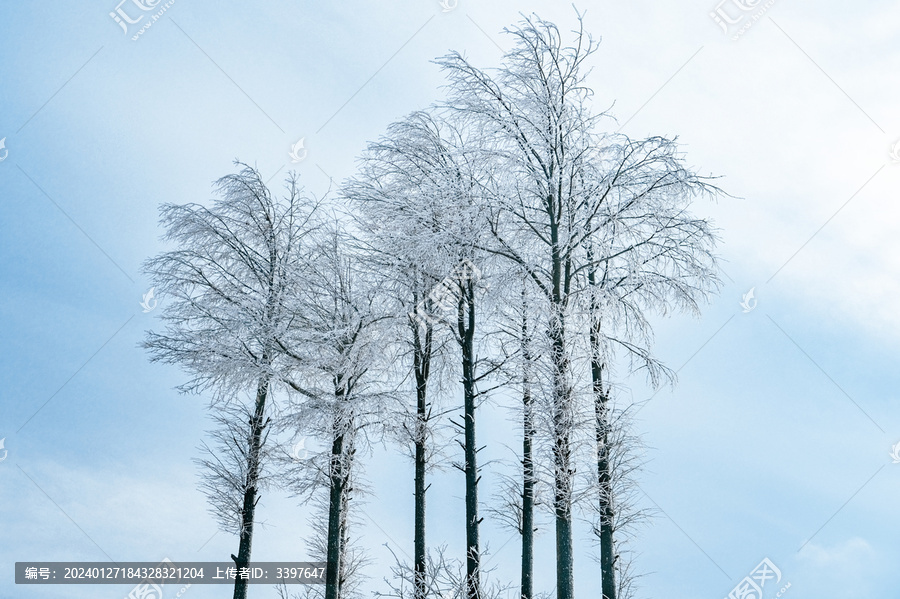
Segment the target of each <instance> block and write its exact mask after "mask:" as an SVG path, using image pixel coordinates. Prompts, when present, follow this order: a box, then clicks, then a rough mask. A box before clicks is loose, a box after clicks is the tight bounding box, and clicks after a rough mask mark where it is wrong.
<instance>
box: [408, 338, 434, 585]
mask: <svg viewBox="0 0 900 599" xmlns="http://www.w3.org/2000/svg"><path fill="white" fill-rule="evenodd" d="M412 326H413V369H414V371H415V379H416V431H415V491H414V497H415V508H414V509H415V523H414V532H413V562H414V569H413V575H414V581H413V596H414V598H415V599H425V597H426V595H427V592H428V590H427V587H426V584H425V492H426V491H427V490H428V487H427V486H426V485H425V469H426V466H427V453H426V450H427V447H426V445H425V444H426V440H427V435H426V432H427V431H426V427H427V426H428V417H429V415H428V402H427V396H426V394H427V387H428V375H429V371H430V369H431V338H432V337H431V336H432V330H433V329H432V325H431V323H426V324H425V326H424V335H422V334H420V329H419V325H418V323H415V322H414V323H413V324H412Z"/></svg>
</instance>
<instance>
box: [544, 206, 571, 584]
mask: <svg viewBox="0 0 900 599" xmlns="http://www.w3.org/2000/svg"><path fill="white" fill-rule="evenodd" d="M560 198H561V195H559V194H558V192H557V195H553V194H551V195H550V196H549V197H548V198H547V216H548V218H549V222H550V264H551V277H552V288H551V296H550V302H551V303H550V310H551V314H550V319H549V323H548V327H547V336H548V338H549V340H550V348H551V349H550V359H551V362H552V369H553V374H552V376H553V445H554V446H553V462H554V463H553V474H554V493H553V509H554V512H555V515H556V597H557V599H574V597H575V567H574V560H575V556H574V549H573V543H572V477H573V474H574V473H573V472H572V470H571V461H572V455H571V454H572V448H571V443H570V435H571V431H572V425H573V422H572V389H571V388H570V386H569V358H568V354H567V353H566V332H565V309H566V298H567V297H568V292H569V288H568V287H569V284H570V283H571V270H570V268H571V264H570V263H569V262H568V259H566V260H564V259H563V256H562V254H561V253H560V240H559V232H560V224H559V222H558V221H557V210H558V204H557V202H559V201H561V200H560Z"/></svg>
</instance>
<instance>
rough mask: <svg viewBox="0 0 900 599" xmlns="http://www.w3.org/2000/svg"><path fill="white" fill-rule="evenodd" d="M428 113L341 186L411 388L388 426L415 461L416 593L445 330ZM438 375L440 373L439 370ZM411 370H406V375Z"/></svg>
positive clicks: (371, 153) (380, 146) (441, 236)
mask: <svg viewBox="0 0 900 599" xmlns="http://www.w3.org/2000/svg"><path fill="white" fill-rule="evenodd" d="M431 122H432V121H431V118H430V117H429V115H427V114H426V113H414V114H412V115H410V116H409V117H408V118H407V119H405V120H403V121H400V122H397V123H394V124H392V125H391V126H390V127H389V128H388V133H387V135H385V136H384V137H383V138H382V139H381V140H379V141H378V142H375V143H371V144H369V147H368V149H367V151H366V153H365V154H364V156H363V160H362V168H361V169H360V173H359V174H358V175H357V176H356V177H355V178H353V179H351V180H349V181H348V182H347V183H346V184H345V185H344V188H343V193H344V195H346V196H347V198H348V199H350V200H351V201H352V203H353V205H354V207H355V208H357V209H358V211H359V213H360V218H359V222H360V228H361V229H362V231H363V234H364V236H365V237H364V240H362V241H363V243H364V246H365V251H366V256H367V261H368V262H369V263H370V266H371V267H372V268H377V269H378V271H379V275H380V276H381V277H382V278H383V279H384V286H385V291H386V295H388V296H389V297H390V298H391V300H392V302H393V303H392V305H391V306H390V307H389V308H388V313H389V314H391V315H393V326H392V327H391V330H392V331H395V332H396V333H397V335H396V338H395V339H393V338H392V340H394V341H395V342H396V343H398V344H399V345H400V346H401V348H402V350H401V357H402V358H403V360H402V362H401V365H400V368H399V370H400V372H399V377H400V380H401V384H403V383H405V381H407V380H410V379H411V380H412V383H413V391H414V395H415V402H414V410H413V411H412V413H410V411H409V410H408V408H407V404H406V403H405V402H401V406H400V419H399V421H400V425H399V426H397V427H394V432H395V433H396V436H399V437H400V438H401V442H402V443H404V444H406V443H409V444H410V445H411V453H412V459H413V464H414V471H415V473H414V480H413V486H414V491H413V495H414V523H413V564H414V571H415V572H416V582H415V588H416V594H415V596H416V599H423V598H424V597H425V596H426V591H427V588H426V585H425V578H424V577H425V568H426V537H425V506H426V492H427V489H428V484H427V480H426V476H427V473H428V471H429V470H430V469H431V466H432V457H433V456H434V454H435V448H434V447H433V445H432V440H433V437H434V433H435V431H434V421H435V418H436V417H437V416H438V414H437V413H435V411H434V400H433V396H434V395H435V391H436V390H439V389H436V388H437V387H439V386H440V385H441V383H442V381H441V379H440V376H438V377H434V376H432V375H433V371H434V370H435V368H436V367H437V368H439V367H440V366H441V365H442V364H443V358H444V357H445V354H446V352H445V351H444V349H445V343H444V340H445V338H446V331H445V330H444V327H443V326H440V324H441V323H440V322H439V321H437V320H436V319H435V318H433V316H432V315H433V312H434V309H435V306H434V302H433V301H432V299H431V298H430V297H429V296H430V294H431V293H432V290H433V289H435V285H436V284H437V283H438V282H439V281H440V277H441V276H442V275H441V274H440V273H443V272H445V271H447V270H448V265H447V260H446V256H445V255H444V253H442V252H441V251H440V248H443V247H446V234H445V232H444V227H445V223H444V222H443V213H444V212H445V210H446V206H445V205H444V204H443V203H442V202H440V197H439V196H435V194H434V193H433V190H434V187H435V182H436V181H435V179H436V178H438V177H439V173H438V172H437V171H438V169H439V168H440V164H436V163H435V159H436V158H438V159H439V158H440V157H439V156H438V157H436V156H435V153H434V152H433V151H431V150H432V148H433V144H434V140H433V138H432V137H431V129H430V124H431ZM438 374H440V373H438ZM410 375H411V376H410Z"/></svg>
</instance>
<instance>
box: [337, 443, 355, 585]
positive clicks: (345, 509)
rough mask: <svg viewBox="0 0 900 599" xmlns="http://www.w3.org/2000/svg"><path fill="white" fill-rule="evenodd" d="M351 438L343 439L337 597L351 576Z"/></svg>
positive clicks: (353, 451)
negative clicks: (342, 481) (342, 487)
mask: <svg viewBox="0 0 900 599" xmlns="http://www.w3.org/2000/svg"><path fill="white" fill-rule="evenodd" d="M353 445H354V444H353V437H352V436H351V437H345V439H344V456H345V457H344V489H343V492H342V493H341V545H340V547H341V549H340V552H341V557H340V563H341V567H340V569H339V570H338V597H343V596H344V585H345V584H346V582H347V580H348V579H349V577H350V576H351V574H352V572H350V571H349V570H348V568H349V567H350V564H349V563H348V561H347V548H348V543H349V536H350V530H349V526H350V523H349V518H350V499H351V498H352V497H353V483H352V480H351V478H350V473H351V470H352V468H353V456H354V453H355V450H354V447H353Z"/></svg>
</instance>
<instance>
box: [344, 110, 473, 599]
mask: <svg viewBox="0 0 900 599" xmlns="http://www.w3.org/2000/svg"><path fill="white" fill-rule="evenodd" d="M367 166H368V172H367V173H366V175H365V178H364V179H363V180H357V181H355V182H351V184H350V185H349V186H348V192H349V193H350V194H351V196H353V197H356V198H358V199H359V200H361V201H363V202H366V203H368V207H367V209H368V210H369V211H370V212H372V211H379V213H380V215H381V217H382V218H383V217H384V210H385V209H388V210H390V214H391V217H392V218H394V219H397V222H399V223H410V224H411V226H412V228H413V233H414V234H415V239H414V240H412V243H411V244H410V243H408V242H407V244H406V245H407V246H408V247H412V248H413V249H412V251H411V252H409V253H408V254H407V257H406V258H405V259H406V260H407V261H408V260H409V258H413V260H418V263H417V264H416V265H415V266H414V267H413V266H412V265H409V264H408V262H407V263H406V265H405V266H406V269H407V271H408V272H411V273H415V274H420V273H424V274H426V275H429V274H430V275H431V276H430V277H428V276H426V278H425V279H424V280H427V281H429V282H432V281H433V282H432V284H431V286H430V288H427V289H426V288H423V287H421V285H420V284H418V281H416V283H417V285H416V287H415V290H414V293H413V297H414V298H417V299H418V301H417V302H416V304H415V305H414V306H413V308H412V310H411V315H410V316H411V318H410V326H411V327H412V328H413V330H412V331H411V334H412V339H413V349H414V357H418V366H417V367H416V368H417V371H418V374H417V376H418V379H417V384H419V383H421V382H423V381H422V376H421V375H422V374H424V373H425V370H423V368H424V367H425V366H426V362H425V357H426V355H425V353H424V351H425V349H426V348H427V349H428V351H429V352H430V351H433V350H432V346H431V345H430V344H432V343H433V336H434V331H435V327H437V326H438V324H440V326H441V327H446V329H445V330H448V332H450V333H451V335H452V338H453V339H455V340H456V343H457V345H458V347H459V351H460V364H461V373H462V377H461V379H462V385H463V414H462V422H461V423H454V424H456V425H457V426H458V428H459V429H460V431H461V432H462V436H463V441H462V443H461V446H462V449H463V460H462V462H461V463H460V469H461V470H462V471H463V474H464V476H465V490H466V492H465V503H466V563H467V576H468V581H469V596H470V597H471V598H477V597H480V591H479V588H480V582H479V581H480V575H479V564H480V560H481V557H480V539H479V526H480V522H481V518H479V516H478V506H479V503H478V481H479V478H480V471H479V467H478V456H477V453H478V446H477V441H476V410H477V405H478V403H479V401H480V400H481V398H483V396H484V393H483V392H479V390H478V383H479V382H480V381H481V380H483V379H484V378H485V377H486V376H488V375H489V373H490V369H488V370H487V371H480V370H479V366H480V364H479V360H478V357H477V355H476V345H477V342H478V339H479V335H478V333H477V322H478V319H477V312H478V305H479V304H478V301H477V300H478V298H479V296H480V293H479V287H478V279H479V278H480V274H481V273H480V268H479V267H478V266H476V264H475V263H476V262H479V261H480V260H479V256H480V252H479V250H478V242H479V240H480V239H481V237H482V236H483V233H484V223H485V219H484V217H483V215H482V214H481V212H482V203H481V202H479V201H478V198H477V196H478V194H480V193H481V185H482V184H481V179H483V174H482V168H481V166H480V165H479V164H478V163H477V161H476V160H475V157H474V155H473V154H472V152H471V147H470V145H469V143H468V139H467V137H466V131H465V130H464V129H460V128H457V127H456V126H455V124H454V123H452V122H449V121H447V120H446V119H444V118H442V116H441V115H440V114H438V113H436V112H434V111H429V112H424V111H423V112H416V113H413V114H412V115H410V116H409V117H408V118H407V119H405V120H404V121H401V122H399V123H396V124H394V125H393V126H392V127H391V128H390V130H389V135H388V137H387V138H385V139H383V140H382V141H381V142H379V143H377V144H373V145H371V146H370V148H369V154H368V160H367ZM373 204H374V206H373ZM379 204H380V206H379ZM403 226H410V225H409V224H403V225H401V227H403ZM407 241H408V240H407ZM419 293H422V296H420V295H418V294H419ZM447 325H449V327H447ZM423 342H424V343H423ZM416 345H418V346H419V350H418V352H417V351H416V349H415V347H416ZM420 389H422V390H424V388H423V387H420ZM423 399H424V398H423V397H418V398H417V403H418V405H419V407H418V416H417V417H418V418H419V426H421V425H422V423H423V419H424V418H425V417H426V416H427V413H428V410H427V408H426V407H425V404H424V403H422V401H423ZM419 436H420V438H423V437H422V436H421V435H419ZM417 455H418V456H420V458H417V463H416V465H417V474H416V497H417V503H416V513H417V517H416V538H415V541H416V550H415V557H414V561H415V567H416V568H417V571H418V572H419V573H420V575H421V573H422V572H424V567H425V539H424V516H425V513H424V499H425V497H424V490H425V488H426V487H425V484H424V472H425V464H424V461H423V460H424V456H425V447H424V446H421V445H420V446H419V447H417ZM419 588H420V592H421V593H424V592H425V589H424V586H422V585H420V587H419ZM420 596H424V595H420Z"/></svg>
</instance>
